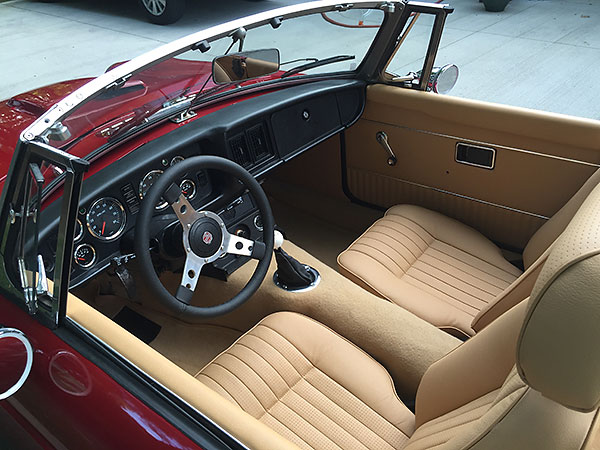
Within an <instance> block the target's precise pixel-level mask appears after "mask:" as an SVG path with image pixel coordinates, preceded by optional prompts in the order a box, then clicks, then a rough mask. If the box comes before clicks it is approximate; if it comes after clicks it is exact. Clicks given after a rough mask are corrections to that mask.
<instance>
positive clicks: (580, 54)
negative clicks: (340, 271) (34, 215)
mask: <svg viewBox="0 0 600 450" xmlns="http://www.w3.org/2000/svg"><path fill="white" fill-rule="evenodd" d="M0 1H1V0H0ZM294 3H300V1H294V0H269V1H263V2H249V1H244V0H223V1H220V2H212V1H209V0H189V1H188V9H187V13H186V15H185V16H184V17H183V18H182V19H181V20H180V21H179V22H177V23H176V24H173V25H169V26H159V25H153V24H150V23H147V22H145V21H144V18H143V15H142V14H141V11H139V10H138V8H137V5H136V2H135V0H128V1H124V0H103V1H101V2H99V1H94V0H64V1H61V2H59V3H42V2H37V1H33V0H9V1H5V2H0V98H8V97H10V96H12V95H15V94H17V93H19V92H23V91H26V90H30V89H34V88H36V87H39V86H43V85H46V84H49V83H53V82H56V81H60V80H63V79H69V78H78V77H85V76H95V75H98V74H100V73H102V72H104V70H105V69H106V68H107V67H108V66H109V65H110V64H111V63H113V62H115V61H122V60H126V59H130V58H132V57H134V56H136V55H138V54H140V53H143V52H145V51H147V50H150V49H152V48H154V47H156V46H158V45H160V44H162V43H165V42H169V41H171V40H173V39H176V38H179V37H181V36H184V35H187V34H189V33H192V32H194V31H197V30H199V29H202V28H205V27H207V26H211V25H214V24H217V23H220V22H223V21H226V20H230V19H234V18H237V17H242V16H245V15H248V14H251V13H254V12H258V11H261V10H265V9H271V8H276V7H280V6H284V5H290V4H294ZM449 3H451V4H452V5H453V6H454V7H455V8H456V11H455V12H454V14H452V15H451V16H450V17H449V20H448V23H447V26H446V29H445V32H444V37H443V40H442V45H441V49H440V53H439V55H438V59H437V63H438V64H440V65H441V64H445V63H455V64H457V65H458V66H459V68H460V77H459V82H458V84H457V85H456V87H455V88H454V90H453V91H452V92H451V95H456V96H459V97H467V98H474V99H478V100H485V101H493V102H498V103H504V104H509V105H515V106H523V107H529V108H535V109H542V110H547V111H553V112H558V113H564V114H573V115H578V116H582V117H589V118H595V119H600V106H599V105H600V89H598V82H597V73H600V2H597V1H595V0H512V1H511V3H510V4H509V6H508V7H507V9H506V10H505V11H504V12H502V13H489V12H486V11H484V9H483V5H482V4H481V3H479V2H478V1H477V0H449ZM421 19H424V18H421ZM419 22H420V23H419V26H420V27H421V28H422V29H423V30H426V29H427V24H426V23H425V22H426V21H425V20H420V21H419ZM417 31H418V27H416V28H415V29H413V33H414V34H415V37H414V38H415V39H416V35H417ZM412 37H413V36H412V35H411V36H409V38H408V39H407V41H406V44H408V43H409V41H410V39H411V38H412ZM415 66H418V61H417V60H415V61H411V60H406V61H405V64H403V65H402V67H403V70H404V69H409V68H413V67H415ZM417 69H418V67H417Z"/></svg>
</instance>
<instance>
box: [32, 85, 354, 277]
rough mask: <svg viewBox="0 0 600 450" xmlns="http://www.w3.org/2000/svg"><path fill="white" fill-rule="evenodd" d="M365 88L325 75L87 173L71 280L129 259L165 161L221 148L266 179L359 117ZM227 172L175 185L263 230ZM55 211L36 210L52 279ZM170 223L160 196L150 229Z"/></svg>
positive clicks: (237, 228)
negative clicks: (39, 213) (138, 225)
mask: <svg viewBox="0 0 600 450" xmlns="http://www.w3.org/2000/svg"><path fill="white" fill-rule="evenodd" d="M364 88H365V85H364V83H363V82H357V81H353V80H326V81H316V82H314V83H311V84H310V85H298V86H294V87H289V88H287V89H285V90H280V91H274V92H272V93H268V94H264V95H261V96H257V97H253V98H250V99H247V100H245V101H243V102H238V103H235V104H233V105H230V106H228V107H227V108H223V109H220V110H217V111H215V112H213V113H211V114H209V115H207V116H206V117H201V118H199V119H197V120H195V121H193V122H190V123H189V124H186V125H184V126H181V127H178V128H176V129H174V130H173V131H170V132H169V133H167V134H165V135H162V136H159V137H156V138H154V139H151V140H149V141H148V142H145V143H144V144H142V145H141V146H140V147H138V148H137V149H135V150H134V151H131V152H129V153H127V154H126V155H124V156H122V157H121V158H118V159H116V160H115V161H112V162H111V163H110V164H109V165H107V166H106V167H104V168H102V169H101V170H100V171H98V172H97V173H94V174H92V175H90V176H89V177H88V178H86V180H85V182H84V184H83V186H82V192H81V196H80V204H79V213H78V216H77V219H78V220H77V228H76V230H75V235H74V251H73V260H72V262H73V264H72V273H71V287H76V286H78V285H80V284H82V283H84V282H86V281H87V280H89V279H91V278H93V277H94V276H96V275H97V274H99V273H100V272H101V271H103V270H105V269H107V268H108V267H110V266H113V267H114V268H115V271H116V270H117V268H118V267H119V264H122V263H123V262H127V261H129V260H131V259H132V258H135V255H134V249H133V247H134V245H133V242H134V232H135V226H136V220H137V217H138V215H139V211H140V207H141V202H143V201H144V197H145V196H146V194H147V193H148V191H149V190H150V189H151V188H152V186H153V184H154V183H155V182H156V180H158V179H159V178H160V177H161V176H162V174H163V173H164V172H165V171H166V170H168V169H169V167H171V166H172V165H175V164H178V163H179V162H181V161H183V160H185V159H186V158H189V157H192V156H197V155H218V156H222V157H225V158H228V159H230V160H232V161H234V162H236V163H237V164H239V165H240V166H242V167H244V168H245V169H247V170H248V171H249V172H250V173H251V174H252V175H253V176H255V177H257V178H259V177H262V176H264V175H265V174H266V173H267V172H268V171H270V170H271V169H273V168H275V167H277V166H278V165H280V164H284V163H286V162H287V161H289V160H291V159H292V158H295V157H296V156H297V155H300V154H301V153H303V152H304V151H306V150H308V149H310V148H312V147H313V146H315V145H317V144H318V143H319V142H322V141H323V140H325V139H327V138H329V137H331V136H333V135H335V134H337V133H339V132H340V131H342V130H343V129H344V128H345V127H347V126H349V125H350V124H352V123H353V122H354V121H356V120H357V119H358V117H359V116H360V114H361V113H362V110H363V108H364ZM306 117H311V118H312V120H307V119H306ZM224 177H227V176H223V175H222V174H221V175H220V176H219V175H218V172H212V171H211V172H206V171H202V170H200V171H196V172H193V173H185V174H183V175H182V178H181V179H180V180H177V183H179V186H180V188H181V191H182V192H183V194H184V195H185V196H186V197H187V198H188V200H189V201H190V203H191V204H192V206H193V207H194V208H195V209H197V210H201V209H209V210H212V211H214V212H216V213H218V214H219V215H220V216H221V217H222V218H223V220H224V222H225V224H226V226H227V228H228V230H229V231H230V232H231V233H234V234H237V235H241V236H244V237H247V238H249V239H253V240H255V239H258V238H260V237H261V236H262V220H261V217H260V216H259V214H258V209H257V207H256V205H255V204H254V201H253V199H252V198H251V197H250V196H249V195H248V194H245V193H243V192H240V191H239V186H238V187H237V191H236V189H231V186H228V185H227V183H225V182H224ZM229 182H230V184H232V183H231V179H230V180H229ZM221 205H223V206H221ZM60 214H61V212H60V207H59V203H58V202H53V203H52V204H50V205H48V207H47V208H46V209H45V210H44V211H42V216H41V222H42V224H41V227H40V248H39V250H40V253H41V254H42V257H43V259H44V262H45V263H46V272H47V273H48V275H49V276H50V277H52V276H53V270H54V262H55V260H56V248H57V245H58V223H59V218H60ZM176 221H177V218H176V216H175V214H174V212H173V210H172V208H171V207H170V206H169V205H168V204H167V202H166V201H164V200H162V199H161V200H160V201H159V202H158V203H157V204H156V205H154V219H153V223H154V225H153V226H156V228H157V230H154V231H153V233H154V232H156V233H159V234H160V233H161V232H163V233H166V230H167V228H169V227H170V226H172V224H173V223H174V222H176ZM151 234H152V233H151ZM161 245H162V244H161ZM166 245H177V243H176V242H175V241H171V242H169V243H168V244H166ZM229 256H232V255H228V256H226V257H224V258H222V259H219V260H217V261H215V262H214V263H213V264H212V265H211V267H208V266H207V268H210V269H212V268H216V269H221V270H224V271H226V272H227V273H230V272H231V271H233V270H235V268H236V267H238V266H239V265H241V264H243V263H244V262H245V261H239V260H235V261H234V260H231V259H229ZM235 258H238V257H235ZM115 264H116V265H117V266H115ZM213 266H214V267H213Z"/></svg>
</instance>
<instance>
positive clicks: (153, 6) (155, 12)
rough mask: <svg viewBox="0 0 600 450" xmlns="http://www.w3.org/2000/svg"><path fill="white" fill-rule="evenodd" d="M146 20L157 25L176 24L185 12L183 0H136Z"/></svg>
mask: <svg viewBox="0 0 600 450" xmlns="http://www.w3.org/2000/svg"><path fill="white" fill-rule="evenodd" d="M138 3H139V5H140V7H141V8H142V10H143V11H144V14H145V15H146V19H148V21H150V22H152V23H156V24H158V25H169V24H171V23H174V22H177V21H178V20H179V19H180V18H181V16H183V13H184V12H185V0H138Z"/></svg>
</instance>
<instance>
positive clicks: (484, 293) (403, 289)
mask: <svg viewBox="0 0 600 450" xmlns="http://www.w3.org/2000/svg"><path fill="white" fill-rule="evenodd" d="M599 182H600V171H597V172H595V173H594V174H593V175H592V177H590V179H589V180H588V181H587V182H586V183H585V184H584V185H583V186H582V187H581V189H580V190H579V191H578V192H577V193H576V195H575V196H573V198H572V199H571V200H570V201H569V202H568V203H567V204H566V205H565V206H564V207H563V208H562V209H561V210H559V211H558V212H557V213H556V214H555V215H554V216H553V217H552V218H551V219H550V220H549V221H548V222H546V223H545V224H544V225H543V226H542V227H541V228H540V229H539V230H538V231H537V232H536V233H535V234H534V235H533V237H532V238H531V239H530V241H529V243H528V244H527V246H526V247H525V250H524V252H523V262H524V266H525V269H526V271H525V273H522V271H521V270H519V269H518V268H516V267H515V266H513V265H512V264H511V263H509V262H508V261H507V260H506V259H505V258H504V257H503V256H502V253H501V251H500V249H499V248H498V247H497V246H496V245H495V244H493V243H492V242H491V241H490V240H489V239H487V238H485V237H484V236H483V235H482V234H481V233H479V232H477V231H476V230H474V229H473V228H471V227H468V226H467V225H464V224H463V223H461V222H458V221H456V220H454V219H450V218H448V217H446V216H444V215H442V214H439V213H437V212H434V211H430V210H427V209H425V208H421V207H418V206H414V205H397V206H393V207H391V208H390V209H389V210H388V211H387V212H386V213H385V215H384V217H382V218H381V219H379V220H378V221H376V222H375V223H374V224H373V225H372V226H371V227H370V228H369V229H367V230H366V231H365V232H364V233H363V234H362V235H361V236H360V237H359V238H358V239H357V240H356V241H354V242H353V243H352V244H351V245H350V246H349V247H348V248H347V249H346V250H345V251H343V252H342V253H341V254H340V255H339V256H338V265H339V270H340V272H341V273H342V274H344V275H345V276H346V277H348V278H349V279H351V280H352V281H354V282H355V283H357V284H359V285H360V286H362V287H363V288H365V289H367V290H369V291H371V292H373V293H374V294H376V295H378V296H380V297H382V298H385V299H387V300H390V301H391V302H393V303H395V304H397V305H399V306H402V307H403V308H405V309H408V310H409V311H411V312H413V313H414V314H416V315H417V316H419V317H421V318H422V319H424V320H426V321H428V322H430V323H432V324H433V325H435V326H437V327H439V328H442V329H445V330H446V331H449V332H451V333H452V334H457V333H456V331H458V332H459V333H464V334H466V335H467V336H472V335H473V334H475V332H476V331H478V330H479V329H481V328H483V327H484V326H486V325H488V324H489V323H490V322H492V321H493V319H495V318H496V317H498V316H499V315H500V314H502V313H503V312H505V311H507V310H508V309H509V308H511V307H512V306H514V305H515V304H517V303H518V302H519V301H521V300H523V299H524V298H525V297H527V296H528V295H529V293H530V292H531V288H532V286H533V283H534V282H535V279H536V278H537V275H538V274H539V271H540V270H541V266H542V265H543V262H544V261H545V258H546V256H547V255H546V251H547V249H548V248H549V247H550V245H551V244H552V242H554V240H555V239H556V238H557V237H558V236H559V235H560V233H561V232H562V231H563V230H564V229H565V227H566V226H567V224H568V223H569V221H570V220H571V218H572V217H573V215H574V214H575V212H576V211H577V209H578V208H579V207H580V206H581V204H582V202H583V201H584V200H585V198H586V197H587V196H588V195H589V193H590V191H591V190H592V189H593V188H594V187H595V186H596V185H597V184H598V183H599Z"/></svg>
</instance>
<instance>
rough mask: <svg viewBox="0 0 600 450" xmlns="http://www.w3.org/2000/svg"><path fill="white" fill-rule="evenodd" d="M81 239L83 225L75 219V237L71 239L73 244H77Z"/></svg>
mask: <svg viewBox="0 0 600 450" xmlns="http://www.w3.org/2000/svg"><path fill="white" fill-rule="evenodd" d="M82 237H83V225H82V224H81V220H79V219H77V222H76V223H75V235H74V237H73V242H77V241H78V240H80V239H81V238H82Z"/></svg>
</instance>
